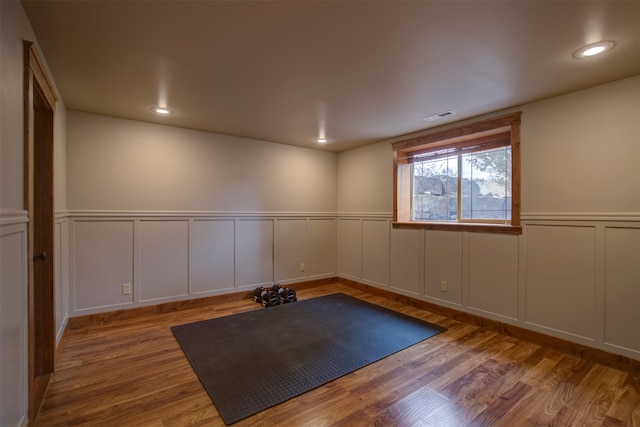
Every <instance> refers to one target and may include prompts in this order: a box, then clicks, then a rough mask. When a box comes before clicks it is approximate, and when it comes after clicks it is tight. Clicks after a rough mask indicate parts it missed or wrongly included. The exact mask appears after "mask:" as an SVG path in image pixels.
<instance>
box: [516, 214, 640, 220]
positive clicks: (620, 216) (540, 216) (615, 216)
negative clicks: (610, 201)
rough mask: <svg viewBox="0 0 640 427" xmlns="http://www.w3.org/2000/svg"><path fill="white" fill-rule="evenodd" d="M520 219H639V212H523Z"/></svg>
mask: <svg viewBox="0 0 640 427" xmlns="http://www.w3.org/2000/svg"><path fill="white" fill-rule="evenodd" d="M520 219H521V220H522V221H594V222H601V221H610V222H613V221H624V222H627V221H631V222H635V221H640V212H523V213H522V214H521V215H520Z"/></svg>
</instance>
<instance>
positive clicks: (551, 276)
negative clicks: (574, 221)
mask: <svg viewBox="0 0 640 427" xmlns="http://www.w3.org/2000/svg"><path fill="white" fill-rule="evenodd" d="M595 234H596V233H595V227H593V226H590V225H584V226H580V225H566V226H561V225H550V226H547V225H528V226H527V227H526V230H525V251H526V273H525V289H526V313H525V320H526V322H527V323H531V324H534V325H538V326H542V327H544V328H549V329H551V330H555V331H563V332H565V333H568V334H572V335H575V336H578V337H582V338H587V339H595V338H596V324H595V323H596V320H595V314H596V307H595V271H596V264H595V259H596V258H595V254H596V249H595V244H596V238H595Z"/></svg>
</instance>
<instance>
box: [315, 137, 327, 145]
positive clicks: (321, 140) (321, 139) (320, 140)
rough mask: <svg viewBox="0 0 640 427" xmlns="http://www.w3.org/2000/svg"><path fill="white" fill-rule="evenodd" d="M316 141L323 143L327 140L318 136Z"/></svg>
mask: <svg viewBox="0 0 640 427" xmlns="http://www.w3.org/2000/svg"><path fill="white" fill-rule="evenodd" d="M316 141H318V143H320V144H324V143H325V142H327V138H318V139H316Z"/></svg>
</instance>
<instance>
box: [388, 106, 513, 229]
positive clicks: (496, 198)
mask: <svg viewBox="0 0 640 427" xmlns="http://www.w3.org/2000/svg"><path fill="white" fill-rule="evenodd" d="M520 116H521V113H520V112H518V113H514V114H509V115H506V116H500V117H496V118H493V119H489V120H484V121H481V122H477V123H472V124H468V125H464V126H461V127H457V128H454V129H448V130H444V131H441V132H437V133H433V134H429V135H426V136H422V137H418V138H414V139H409V140H405V141H400V142H396V143H393V153H394V192H395V194H394V203H395V206H394V226H395V227H399V228H428V229H441V230H469V231H487V232H498V233H514V234H519V233H521V231H522V229H521V227H520V166H519V165H520Z"/></svg>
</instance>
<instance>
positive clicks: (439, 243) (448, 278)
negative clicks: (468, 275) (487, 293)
mask: <svg viewBox="0 0 640 427" xmlns="http://www.w3.org/2000/svg"><path fill="white" fill-rule="evenodd" d="M424 235H425V237H424V294H425V295H426V296H428V297H430V298H434V299H437V300H443V301H447V302H451V303H455V304H462V285H463V283H462V279H463V277H462V271H463V250H462V249H463V233H462V232H458V231H435V230H427V231H424ZM443 281H444V282H447V284H446V286H447V290H446V291H442V290H440V282H443Z"/></svg>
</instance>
